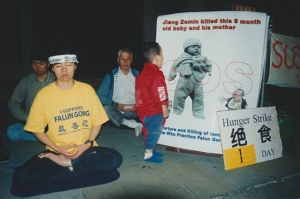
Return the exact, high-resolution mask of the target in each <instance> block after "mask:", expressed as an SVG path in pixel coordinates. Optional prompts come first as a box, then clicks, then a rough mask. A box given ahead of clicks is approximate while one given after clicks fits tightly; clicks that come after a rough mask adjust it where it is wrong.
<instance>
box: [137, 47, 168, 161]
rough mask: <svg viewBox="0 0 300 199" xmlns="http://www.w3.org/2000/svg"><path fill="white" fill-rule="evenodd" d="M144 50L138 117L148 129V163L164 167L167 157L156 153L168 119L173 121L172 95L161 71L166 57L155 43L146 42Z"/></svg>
mask: <svg viewBox="0 0 300 199" xmlns="http://www.w3.org/2000/svg"><path fill="white" fill-rule="evenodd" d="M142 50H143V53H144V58H145V64H144V69H143V71H142V72H141V73H140V75H139V76H138V77H137V78H136V83H135V99H136V113H137V115H138V116H139V118H140V120H141V122H142V124H143V126H144V127H143V129H142V132H143V134H144V144H145V157H144V160H145V161H146V162H154V163H162V162H163V159H162V158H163V154H162V153H160V152H158V151H155V146H156V144H157V141H158V140H159V137H160V134H161V133H162V128H163V125H164V123H165V121H166V118H168V117H169V110H168V91H167V86H166V82H165V76H164V75H163V72H162V71H161V70H160V68H161V67H162V63H163V59H164V57H163V53H162V48H161V47H160V45H159V44H158V43H157V42H155V41H147V42H145V43H144V45H143V48H142Z"/></svg>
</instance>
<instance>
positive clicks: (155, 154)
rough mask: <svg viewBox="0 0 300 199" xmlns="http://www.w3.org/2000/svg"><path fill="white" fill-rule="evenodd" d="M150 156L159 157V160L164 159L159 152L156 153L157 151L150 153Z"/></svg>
mask: <svg viewBox="0 0 300 199" xmlns="http://www.w3.org/2000/svg"><path fill="white" fill-rule="evenodd" d="M152 154H153V156H156V157H159V158H162V157H164V154H162V153H161V152H158V151H154V150H153V151H152Z"/></svg>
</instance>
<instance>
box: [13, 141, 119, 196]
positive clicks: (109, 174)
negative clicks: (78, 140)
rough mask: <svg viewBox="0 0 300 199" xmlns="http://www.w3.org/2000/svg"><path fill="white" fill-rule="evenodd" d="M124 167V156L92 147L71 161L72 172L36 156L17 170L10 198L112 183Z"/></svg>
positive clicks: (106, 149)
mask: <svg viewBox="0 0 300 199" xmlns="http://www.w3.org/2000/svg"><path fill="white" fill-rule="evenodd" d="M46 152H50V151H46ZM121 164H122V155H121V154H120V153H119V152H117V151H116V150H114V149H110V148H107V147H92V148H90V149H89V150H87V151H86V152H85V153H84V154H82V155H81V156H80V157H79V158H77V159H76V160H72V165H73V171H70V169H69V168H68V167H63V166H60V165H58V164H56V163H54V162H53V161H51V160H50V159H48V158H39V157H38V156H37V155H35V156H33V157H32V158H30V159H29V160H28V161H27V162H25V163H24V164H23V165H21V166H20V167H18V168H16V169H15V172H14V176H13V180H12V186H11V194H12V195H15V196H19V197H26V196H33V195H39V194H45V193H50V192H56V191H63V190H69V189H74V188H81V187H86V186H92V185H97V184H103V183H107V182H111V181H114V180H116V179H118V178H119V176H120V174H119V173H118V171H117V170H116V168H118V167H119V166H120V165H121Z"/></svg>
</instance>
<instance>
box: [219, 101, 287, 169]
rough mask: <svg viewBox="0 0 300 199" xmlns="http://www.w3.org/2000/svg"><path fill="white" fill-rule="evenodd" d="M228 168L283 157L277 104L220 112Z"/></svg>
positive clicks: (220, 125) (224, 153)
mask: <svg viewBox="0 0 300 199" xmlns="http://www.w3.org/2000/svg"><path fill="white" fill-rule="evenodd" d="M217 115H218V123H219V128H220V134H221V143H222V149H223V158H224V164H225V169H226V170H229V169H234V168H239V167H244V166H248V165H251V164H256V163H259V162H264V161H268V160H272V159H275V158H279V157H282V144H281V139H280V134H279V126H278V121H277V112H276V109H275V107H264V108H256V109H244V110H235V111H218V112H217Z"/></svg>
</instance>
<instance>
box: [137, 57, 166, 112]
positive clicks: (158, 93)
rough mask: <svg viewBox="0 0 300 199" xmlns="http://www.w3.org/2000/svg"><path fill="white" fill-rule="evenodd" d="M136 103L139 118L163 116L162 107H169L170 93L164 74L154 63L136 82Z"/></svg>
mask: <svg viewBox="0 0 300 199" xmlns="http://www.w3.org/2000/svg"><path fill="white" fill-rule="evenodd" d="M135 102H136V113H137V115H138V116H151V115H157V114H162V113H163V112H162V105H166V106H168V91H167V86H166V82H165V76H164V75H163V72H162V71H161V70H159V68H158V66H156V65H155V64H152V63H145V64H144V70H143V71H142V72H141V73H140V75H139V76H137V78H136V80H135Z"/></svg>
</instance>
